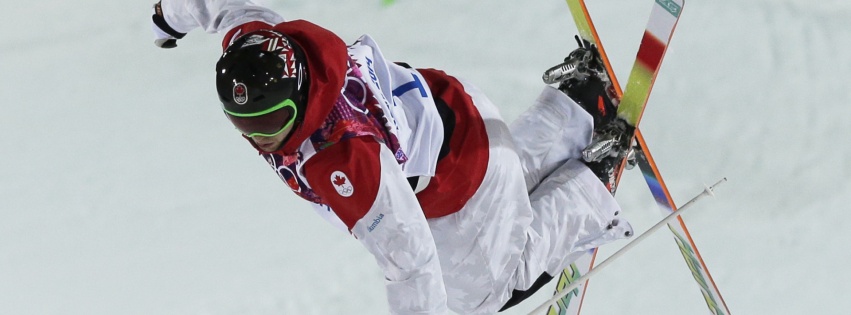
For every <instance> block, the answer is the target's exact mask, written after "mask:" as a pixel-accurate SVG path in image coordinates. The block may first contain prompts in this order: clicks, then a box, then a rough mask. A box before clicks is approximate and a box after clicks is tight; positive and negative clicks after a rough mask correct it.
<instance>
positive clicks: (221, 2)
mask: <svg viewBox="0 0 851 315" xmlns="http://www.w3.org/2000/svg"><path fill="white" fill-rule="evenodd" d="M152 21H153V30H154V35H155V36H156V41H155V43H156V44H157V46H160V47H163V48H172V47H175V46H176V40H177V39H180V38H183V36H184V35H186V33H189V32H190V31H192V30H194V29H196V28H201V29H203V30H204V31H205V32H207V33H218V32H221V31H228V30H230V29H231V28H233V27H236V26H238V25H241V24H244V23H247V22H252V21H261V22H266V23H269V24H272V25H275V24H278V23H281V22H283V21H284V18H283V17H281V16H280V15H278V14H277V13H275V12H274V11H272V10H270V9H268V8H265V7H262V6H259V5H256V4H254V3H253V2H251V0H217V1H210V0H206V1H205V0H162V1H160V2H158V3H157V4H155V5H154V13H153V16H152Z"/></svg>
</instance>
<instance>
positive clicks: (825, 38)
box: [0, 0, 851, 314]
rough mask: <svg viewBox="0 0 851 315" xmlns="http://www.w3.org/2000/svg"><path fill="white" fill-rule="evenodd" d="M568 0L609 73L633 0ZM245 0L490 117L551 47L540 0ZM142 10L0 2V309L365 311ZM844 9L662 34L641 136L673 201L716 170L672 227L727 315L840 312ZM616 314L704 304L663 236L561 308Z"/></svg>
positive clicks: (743, 16) (636, 208)
mask: <svg viewBox="0 0 851 315" xmlns="http://www.w3.org/2000/svg"><path fill="white" fill-rule="evenodd" d="M588 1H589V7H590V10H591V12H592V15H593V16H594V18H595V21H596V23H597V27H598V30H599V31H600V33H601V36H602V37H603V41H604V43H605V45H606V48H607V51H608V52H609V54H610V57H611V58H612V60H613V64H614V67H615V69H616V71H617V72H618V75H619V77H620V78H621V80H622V81H625V80H626V77H627V75H628V72H629V68H630V67H631V65H632V62H633V58H634V55H635V52H636V50H637V44H638V41H639V39H640V36H641V33H642V30H643V27H644V23H645V19H646V13H647V12H648V11H649V8H650V4H649V2H650V1H649V0H645V1H623V0H619V1H615V0H588ZM265 2H266V4H267V5H269V6H272V7H273V8H275V9H276V10H278V11H279V12H281V13H282V14H284V15H285V17H287V18H291V19H296V18H305V19H309V20H312V21H314V22H317V23H319V24H321V25H324V26H326V27H328V28H330V29H332V30H334V31H336V32H337V33H338V34H339V35H340V36H341V37H343V38H344V39H346V40H347V41H349V42H351V41H353V40H354V39H356V38H357V36H359V35H360V34H362V33H369V34H371V35H372V36H373V37H375V38H376V39H377V40H378V41H379V43H380V44H381V45H382V49H383V51H384V53H385V54H386V55H387V56H388V57H389V58H391V59H395V60H400V61H406V62H408V63H410V64H413V65H416V66H420V67H436V68H441V69H445V70H446V71H447V72H449V73H452V74H455V75H458V76H462V77H465V78H467V79H469V80H471V81H472V82H475V83H477V84H478V85H479V86H480V87H481V88H482V89H483V90H485V91H486V92H488V94H489V95H490V97H491V99H492V100H494V102H495V103H497V104H498V105H499V106H500V109H501V111H502V114H503V116H504V117H505V118H506V119H507V120H511V119H513V118H514V117H516V116H517V115H518V114H519V113H521V112H522V111H523V110H524V109H525V108H526V107H527V106H528V104H529V103H530V101H531V100H532V99H533V98H534V97H535V96H536V95H537V92H538V91H539V89H540V87H541V83H540V75H541V73H542V71H543V70H544V69H546V68H548V67H549V66H552V65H553V64H555V63H557V62H558V61H559V60H560V59H561V58H563V57H564V55H565V54H567V53H568V52H569V51H570V50H571V49H572V48H573V45H574V44H573V42H572V39H571V37H572V35H573V33H574V28H573V26H572V22H571V21H570V19H569V17H568V13H567V8H566V6H565V4H564V3H563V2H562V1H556V0H547V1H532V2H529V1H503V0H491V1H484V0H471V1H451V0H432V1H414V0H398V1H397V3H396V4H395V5H393V6H391V7H387V8H382V7H381V6H380V5H379V1H374V0H346V1H344V0H315V1H306V0H279V1H272V0H267V1H265ZM150 5H151V3H149V2H148V1H106V0H80V1H73V2H70V1H55V0H53V1H51V0H48V1H35V2H25V1H24V2H20V1H19V2H15V3H13V4H7V5H4V9H3V10H2V13H0V14H2V15H0V27H2V29H3V30H4V31H3V32H2V33H0V91H2V95H4V96H5V101H4V106H3V108H4V111H3V114H2V115H0V144H2V146H3V148H4V149H3V150H2V154H0V314H386V313H387V307H386V302H385V301H384V288H383V284H382V281H381V274H380V272H379V270H378V268H377V266H375V264H374V262H373V260H372V258H371V257H370V256H369V255H368V254H367V253H366V251H364V250H362V249H361V248H360V245H359V244H358V243H357V241H355V240H353V239H352V238H351V237H349V236H347V235H345V234H343V233H339V232H337V231H335V230H334V229H332V228H331V227H330V226H328V225H327V224H326V223H324V222H323V221H321V219H320V218H318V217H317V216H315V215H314V214H313V213H312V210H310V209H309V207H308V206H307V204H306V203H305V202H303V201H301V200H298V199H297V198H296V197H295V196H294V195H293V194H292V193H290V192H289V191H287V189H286V188H285V186H284V185H283V184H282V183H280V181H279V180H278V178H277V177H276V176H275V175H274V174H273V173H272V172H270V171H269V169H268V166H267V165H266V164H265V162H264V161H263V160H262V159H260V158H258V157H257V156H256V154H255V153H254V152H252V151H253V150H252V149H251V148H250V147H249V146H248V145H247V144H246V143H244V141H243V140H242V139H241V138H240V137H239V135H238V133H237V132H236V131H235V130H233V128H232V127H231V126H230V125H229V124H228V122H227V121H226V119H224V117H223V116H222V114H221V113H220V111H219V107H218V106H219V105H218V104H217V100H216V97H215V95H214V88H213V87H214V82H213V66H214V64H215V61H216V59H217V58H218V53H219V47H218V45H219V43H218V42H219V39H220V37H219V36H218V35H206V34H203V33H202V32H200V31H196V32H193V33H191V34H190V35H189V36H187V38H186V39H184V40H182V41H180V42H179V45H180V47H178V48H177V49H175V50H170V51H166V50H160V49H158V48H156V47H155V46H154V45H153V44H152V35H151V32H150V26H149V16H150ZM849 18H851V3H849V2H847V1H839V0H826V1H819V2H817V3H811V2H810V1H804V0H741V1H733V0H715V1H700V0H689V1H688V3H687V5H686V8H685V10H684V13H683V17H682V19H681V22H680V24H679V27H678V29H677V32H676V34H675V35H674V38H673V41H672V42H671V46H670V49H669V51H668V55H667V58H666V59H665V62H664V64H663V66H662V70H661V71H662V72H661V74H660V76H659V79H658V81H657V84H656V87H655V89H654V91H653V94H652V96H651V99H650V102H651V103H650V106H649V107H648V110H647V112H646V113H645V116H644V120H643V121H642V130H643V131H644V134H645V137H646V138H647V140H648V142H649V144H650V146H651V149H652V152H653V154H654V157H655V158H656V159H657V162H658V163H659V165H660V168H661V171H662V174H663V176H664V177H665V180H666V181H667V183H668V186H669V188H670V189H671V190H672V193H673V196H674V198H675V200H677V202H679V203H683V202H685V201H686V200H687V199H689V198H690V197H691V196H692V195H694V194H696V193H698V192H700V191H701V189H702V185H703V184H704V183H712V182H714V181H715V180H717V179H719V178H721V177H727V178H729V180H730V182H729V183H727V184H726V185H725V186H722V187H721V188H720V189H719V192H718V198H716V199H714V200H707V201H703V202H702V203H701V204H700V206H699V207H700V208H702V209H695V212H692V213H691V214H689V215H687V216H686V222H687V224H688V226H689V228H690V230H691V232H692V236H693V237H694V238H695V240H696V242H697V244H698V246H699V249H700V251H701V253H702V254H703V255H704V258H705V260H706V262H707V263H708V265H709V268H710V271H711V272H712V274H713V275H714V277H715V280H716V282H717V284H718V286H719V287H720V289H721V292H722V293H723V294H724V296H725V299H726V301H727V304H728V305H729V307H730V309H731V310H732V311H733V312H734V313H737V314H803V313H810V314H844V313H845V311H846V310H847V309H848V308H851V302H849V300H848V299H845V298H843V296H842V295H843V294H844V293H847V292H851V272H849V271H848V268H846V266H847V265H848V263H849V262H851V254H849V251H848V250H847V248H848V245H847V244H848V243H849V241H851V237H850V236H848V235H847V234H846V233H844V232H845V231H846V230H848V229H849V228H851V225H849V220H848V215H847V213H848V211H849V209H848V205H849V204H851V185H849V183H848V182H847V181H846V180H845V179H846V178H848V177H851V144H849V141H848V140H847V139H846V138H847V137H848V136H849V135H851V125H849V124H848V123H846V122H845V121H844V120H845V119H847V117H849V116H851V109H849V105H851V89H849V88H848V87H847V85H848V83H849V82H851V75H850V74H851V58H849V57H848V51H849V49H851V28H849V27H847V24H848V22H847V21H848V19H849ZM618 199H619V201H620V202H621V204H622V205H623V206H624V208H625V209H626V212H627V213H626V216H627V218H629V219H630V220H631V221H632V223H633V225H634V226H635V227H636V229H637V230H638V231H641V230H644V229H646V228H648V227H649V226H651V225H652V224H653V223H654V222H655V220H657V219H659V218H660V217H661V216H660V215H659V213H658V210H657V209H656V208H655V205H654V203H653V201H652V198H650V195H649V193H648V192H647V190H646V188H645V185H644V183H643V180H642V179H641V176H640V174H639V173H638V171H634V172H631V173H628V174H627V176H626V177H625V179H624V182H623V184H622V186H621V189H620V191H619V194H618ZM620 245H622V243H619V244H616V245H611V246H608V247H607V248H604V249H603V254H610V253H612V252H613V251H614V250H616V249H617V248H618V247H619V246H620ZM550 288H551V285H550V286H548V288H547V289H545V290H544V291H547V293H543V294H539V295H537V296H535V297H534V298H533V299H532V300H530V301H529V302H526V303H524V304H522V305H520V306H518V307H516V308H515V309H512V310H511V311H510V312H506V313H507V314H525V312H528V311H529V310H531V309H532V308H534V307H535V306H537V304H539V303H540V302H542V301H543V300H545V299H546V298H547V296H546V295H548V293H549V290H550ZM625 312H629V313H632V314H702V313H703V314H705V313H706V307H705V305H704V302H703V300H702V297H701V296H700V294H699V291H698V289H697V286H696V285H695V284H694V283H693V280H692V279H691V275H690V274H689V272H688V270H687V269H686V268H685V264H684V263H683V262H682V258H681V257H680V255H679V253H678V251H677V248H676V246H675V245H674V242H673V240H672V239H671V236H670V235H669V234H666V232H665V231H661V232H660V233H658V234H657V235H655V236H654V237H652V238H650V239H649V240H648V241H647V243H645V244H642V245H641V246H639V247H638V248H636V249H634V250H633V251H631V252H630V253H628V254H627V255H626V256H624V257H623V258H622V260H620V261H619V262H617V263H615V264H614V265H612V266H611V267H610V268H609V269H607V270H606V271H605V272H603V273H601V274H600V275H599V276H598V277H597V278H595V280H593V281H592V282H591V285H590V286H589V289H588V298H587V299H586V303H585V305H584V312H583V314H614V313H625Z"/></svg>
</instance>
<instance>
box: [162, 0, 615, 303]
mask: <svg viewBox="0 0 851 315" xmlns="http://www.w3.org/2000/svg"><path fill="white" fill-rule="evenodd" d="M161 6H162V12H163V16H164V18H165V22H166V23H167V25H168V27H170V28H171V30H163V27H160V26H157V25H155V26H154V30H155V33H156V34H157V36H158V38H168V37H170V36H174V34H172V33H174V32H177V33H183V34H185V33H188V32H189V31H191V30H193V29H196V28H199V27H200V28H202V29H204V30H205V31H206V32H208V33H218V32H225V33H226V35H225V38H224V40H223V47H225V48H226V47H227V46H228V45H229V44H230V43H231V42H233V40H234V39H235V38H237V37H239V36H241V35H244V34H246V33H249V32H251V31H254V30H259V29H274V30H277V31H279V32H282V33H284V34H286V35H287V36H289V37H290V38H291V39H292V40H294V41H295V42H296V43H297V44H298V45H299V46H301V47H302V49H303V50H304V51H305V52H306V55H307V65H308V73H309V77H310V80H311V84H310V92H309V96H308V104H307V108H306V114H305V118H304V120H303V122H302V123H301V124H299V125H298V126H296V127H295V128H294V130H293V131H292V134H291V136H290V137H289V138H288V140H287V142H285V143H284V145H283V147H282V148H281V149H279V150H278V151H276V152H263V151H262V150H261V151H260V154H261V155H262V156H263V157H264V158H265V159H266V160H267V162H269V164H270V165H271V166H272V168H273V169H274V170H275V172H276V173H277V174H278V175H279V176H280V177H281V178H282V179H283V180H284V181H285V182H286V184H287V185H288V186H289V187H290V188H291V189H292V190H293V191H294V192H295V193H296V194H298V195H299V196H301V197H302V198H304V199H306V200H308V201H310V202H311V203H312V204H313V205H314V206H315V209H316V210H317V212H318V213H319V214H320V215H322V216H323V217H325V218H326V219H328V220H329V222H331V223H332V224H335V225H337V226H338V227H341V228H343V229H346V230H348V231H349V232H350V233H351V234H352V235H353V236H354V237H356V238H357V239H358V240H359V241H360V242H361V243H362V244H363V246H364V247H365V248H366V249H367V250H368V251H369V252H370V253H372V254H373V255H374V256H375V259H376V260H377V262H378V264H379V265H380V266H381V268H382V270H383V272H384V277H385V278H386V287H387V297H388V301H389V305H390V310H391V312H392V313H394V314H446V313H448V310H449V309H451V310H453V311H455V312H458V313H460V314H491V313H495V312H496V311H497V310H499V309H500V308H501V307H502V306H503V305H505V303H506V302H507V301H508V300H509V298H510V297H511V295H512V294H513V292H514V291H515V290H517V291H524V290H527V289H529V288H530V287H531V286H532V284H533V283H534V282H535V281H536V280H537V279H538V278H539V277H540V276H541V275H542V274H544V273H546V274H548V275H558V274H559V272H560V271H561V270H562V269H563V268H564V267H566V266H568V265H569V264H570V263H571V262H572V261H574V260H575V259H576V258H578V257H579V256H581V255H583V254H584V253H585V252H586V251H588V250H590V249H592V248H595V247H597V246H600V245H602V244H605V243H608V242H611V241H613V240H616V239H619V238H622V237H624V236H625V234H626V233H627V232H631V227H630V225H629V224H628V223H627V222H626V221H625V220H623V219H620V220H619V221H620V224H616V226H614V227H613V228H608V227H609V226H610V225H611V224H612V222H613V221H614V222H617V221H618V218H617V217H616V215H617V213H618V211H619V210H620V209H619V207H618V205H617V204H616V202H615V200H614V198H613V197H612V196H611V195H610V194H609V193H608V191H607V190H606V189H605V188H604V187H603V185H602V184H601V183H600V181H599V180H598V179H597V178H596V176H595V175H594V174H593V173H592V172H591V171H590V170H589V169H588V168H587V167H586V166H585V165H584V164H583V163H581V162H579V161H578V160H577V159H578V158H579V156H580V151H581V150H582V148H584V147H585V146H586V145H587V144H588V143H589V141H590V139H591V132H592V121H591V117H590V115H589V114H587V113H586V112H585V111H584V110H583V109H582V108H581V107H579V106H578V105H577V104H576V103H574V102H573V101H571V100H570V99H569V98H568V97H567V96H566V95H564V94H563V93H561V92H560V91H558V90H556V89H554V88H552V87H549V86H546V87H545V88H544V90H543V92H542V93H541V95H540V96H539V97H538V99H537V100H536V101H535V102H534V103H533V104H532V106H531V107H530V108H529V110H527V111H526V112H525V113H524V114H522V115H521V116H520V117H519V118H518V119H517V121H515V122H514V123H513V124H511V126H510V127H509V126H508V125H507V124H506V123H505V122H504V121H503V119H502V118H501V117H500V115H499V113H498V111H497V108H496V107H495V106H494V105H493V104H492V103H491V101H490V100H489V99H488V98H487V97H485V95H484V94H483V93H482V92H481V91H480V90H479V89H477V88H476V87H474V86H473V85H471V84H469V83H468V82H466V81H464V80H462V79H459V78H456V77H453V76H450V75H447V74H446V73H444V72H442V71H439V70H434V69H412V68H409V67H406V66H404V65H400V64H395V63H392V62H388V61H387V60H386V59H385V58H384V55H383V54H382V53H381V51H380V49H379V47H378V45H377V44H376V43H375V41H374V40H373V39H372V38H370V37H369V36H366V35H364V36H362V37H361V38H359V39H358V40H357V41H355V42H354V43H353V44H351V45H346V44H345V43H344V42H343V41H342V40H341V39H340V38H339V37H337V36H336V35H334V34H333V33H331V32H330V31H328V30H326V29H323V28H321V27H319V26H316V25H314V24H312V23H309V22H306V21H301V20H296V21H285V20H284V19H283V18H282V17H281V16H279V15H278V14H276V13H275V12H273V11H271V10H269V9H267V8H264V7H261V6H257V5H255V4H253V3H251V2H250V1H245V0H227V1H225V0H221V1H201V0H162V2H161ZM255 147H256V146H255Z"/></svg>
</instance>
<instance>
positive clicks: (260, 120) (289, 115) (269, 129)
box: [225, 99, 298, 137]
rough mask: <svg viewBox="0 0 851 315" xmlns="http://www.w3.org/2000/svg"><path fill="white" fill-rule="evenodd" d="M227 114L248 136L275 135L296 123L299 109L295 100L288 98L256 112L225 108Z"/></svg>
mask: <svg viewBox="0 0 851 315" xmlns="http://www.w3.org/2000/svg"><path fill="white" fill-rule="evenodd" d="M287 108H291V109H292V110H287ZM225 114H226V116H228V119H229V120H230V122H231V123H232V124H233V125H234V127H236V129H237V130H239V132H241V133H242V134H243V135H245V136H246V137H257V136H260V137H274V136H277V135H279V134H281V133H282V132H284V130H286V129H287V128H290V127H291V126H292V125H293V123H295V119H296V117H297V116H298V109H296V106H295V102H293V100H291V99H286V100H284V101H283V102H281V103H279V104H278V105H275V106H272V107H271V108H269V109H267V110H264V111H260V112H256V113H250V114H243V113H236V112H232V111H228V110H225Z"/></svg>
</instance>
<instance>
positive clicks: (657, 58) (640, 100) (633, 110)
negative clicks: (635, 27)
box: [547, 0, 685, 315]
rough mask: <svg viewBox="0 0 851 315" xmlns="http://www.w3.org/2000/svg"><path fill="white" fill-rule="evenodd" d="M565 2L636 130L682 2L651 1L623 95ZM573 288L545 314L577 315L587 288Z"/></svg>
mask: <svg viewBox="0 0 851 315" xmlns="http://www.w3.org/2000/svg"><path fill="white" fill-rule="evenodd" d="M566 1H567V5H568V7H569V8H570V12H571V15H572V17H573V20H574V22H575V24H576V28H577V31H578V32H579V36H580V37H581V38H582V39H583V40H585V41H588V42H590V43H592V44H594V45H595V46H596V47H597V50H598V51H599V53H600V57H601V59H602V60H603V64H604V65H605V67H606V72H607V73H608V76H609V79H610V80H611V81H612V85H613V87H614V89H615V92H616V96H617V101H619V102H620V103H619V105H618V117H619V119H623V120H624V121H625V122H626V123H627V124H629V125H630V126H632V127H637V126H638V123H639V122H640V121H641V116H642V114H643V112H644V107H645V105H646V103H647V99H648V98H649V96H650V91H651V90H652V88H653V83H654V82H655V79H656V75H657V74H658V72H659V67H660V65H661V64H662V59H663V57H664V55H665V52H666V51H667V47H668V43H669V42H670V39H671V35H673V32H674V30H675V29H676V25H677V22H678V21H679V17H680V13H681V12H682V9H683V5H684V4H685V0H654V3H653V9H652V11H651V13H650V18H649V20H648V22H647V27H646V28H645V31H644V36H643V38H642V40H641V44H640V46H639V49H638V54H637V56H636V60H635V63H634V64H633V68H632V72H631V73H630V75H629V79H628V81H627V86H626V92H624V91H623V90H621V88H620V84H619V83H618V81H617V78H616V76H615V73H614V71H613V70H612V66H611V62H610V61H609V59H608V56H607V54H606V51H605V48H604V46H603V44H602V42H601V41H600V37H599V36H598V34H597V30H596V28H595V27H594V24H593V22H592V20H591V16H590V15H589V13H588V9H587V7H586V6H585V1H584V0H566ZM636 130H637V129H636ZM633 137H634V135H632V136H630V138H633ZM628 141H629V142H627V143H632V139H628ZM625 165H626V158H624V159H623V161H621V163H620V165H619V166H617V167H616V169H615V175H614V179H615V180H614V182H613V183H612V187H611V191H612V194H614V193H615V192H616V188H617V184H618V182H619V181H620V176H621V174H622V173H623V170H624V167H625ZM585 256H590V257H583V258H581V259H579V260H577V261H576V262H574V263H573V264H571V265H570V266H568V268H565V270H564V271H563V272H562V273H561V275H559V281H558V282H557V284H556V292H555V293H554V296H559V295H562V293H561V292H562V290H564V289H565V288H567V287H569V286H571V284H572V283H573V282H575V281H576V280H577V279H579V278H580V277H581V276H582V275H584V274H586V273H588V272H589V271H590V270H591V268H593V266H594V260H595V259H596V256H597V250H596V249H594V250H592V251H590V252H589V254H588V255H585ZM575 287H576V289H574V290H573V291H572V292H570V293H568V294H566V295H564V296H563V297H562V298H561V299H559V300H558V301H557V303H555V304H553V305H551V306H550V308H549V310H548V312H547V314H549V315H556V314H558V315H567V314H574V315H575V314H579V312H580V311H581V308H582V301H583V300H584V297H585V290H586V289H587V288H588V282H587V281H585V283H583V284H579V285H576V286H575ZM571 302H576V303H571Z"/></svg>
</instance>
